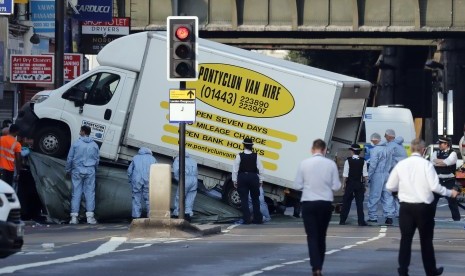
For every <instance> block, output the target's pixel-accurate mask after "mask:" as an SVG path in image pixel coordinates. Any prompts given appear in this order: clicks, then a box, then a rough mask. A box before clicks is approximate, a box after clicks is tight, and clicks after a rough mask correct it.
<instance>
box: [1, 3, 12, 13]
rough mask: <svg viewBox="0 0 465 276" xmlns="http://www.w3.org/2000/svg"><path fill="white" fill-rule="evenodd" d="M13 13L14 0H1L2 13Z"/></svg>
mask: <svg viewBox="0 0 465 276" xmlns="http://www.w3.org/2000/svg"><path fill="white" fill-rule="evenodd" d="M12 13H13V0H11V1H10V0H3V1H2V0H0V14H12Z"/></svg>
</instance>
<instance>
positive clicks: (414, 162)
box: [386, 139, 458, 275]
mask: <svg viewBox="0 0 465 276" xmlns="http://www.w3.org/2000/svg"><path fill="white" fill-rule="evenodd" d="M424 148H425V142H424V141H423V140H421V139H414V140H413V141H412V143H411V150H412V155H411V156H410V157H408V158H406V159H404V160H402V161H400V162H399V163H398V164H397V166H396V167H394V169H393V170H392V172H391V174H390V175H389V179H388V181H387V183H386V188H387V189H388V190H390V191H392V192H398V195H399V200H400V212H399V227H400V233H401V239H400V248H399V258H398V262H399V268H398V270H397V271H398V273H399V275H408V267H409V265H410V258H411V251H412V239H413V236H414V234H415V231H416V229H417V228H418V232H419V235H420V245H421V256H422V260H423V268H424V269H425V273H426V275H441V274H442V272H443V270H444V268H443V267H439V268H438V267H436V259H435V256H434V246H433V235H434V213H435V209H436V205H435V204H434V195H433V193H438V194H441V195H443V196H448V197H453V198H455V197H456V196H457V195H458V192H457V191H455V190H448V189H446V188H445V187H444V186H441V185H440V184H439V178H438V175H437V174H436V172H435V170H434V167H433V166H432V164H431V163H430V162H428V161H427V160H425V159H424V158H423V157H422V155H421V154H422V153H423V151H424Z"/></svg>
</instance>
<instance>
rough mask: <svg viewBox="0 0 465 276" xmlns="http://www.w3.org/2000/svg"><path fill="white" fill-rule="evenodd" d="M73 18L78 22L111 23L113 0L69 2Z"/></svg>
mask: <svg viewBox="0 0 465 276" xmlns="http://www.w3.org/2000/svg"><path fill="white" fill-rule="evenodd" d="M68 4H69V5H70V7H71V10H72V11H73V13H74V14H73V18H74V19H76V20H78V21H86V20H91V21H111V19H112V18H113V0H99V1H95V0H76V1H70V0H68Z"/></svg>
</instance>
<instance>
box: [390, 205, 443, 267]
mask: <svg viewBox="0 0 465 276" xmlns="http://www.w3.org/2000/svg"><path fill="white" fill-rule="evenodd" d="M435 209H436V206H435V205H434V204H433V203H431V204H425V203H406V202H401V203H400V210H399V227H400V233H401V238H400V249H399V269H398V271H399V274H400V275H407V273H408V267H409V265H410V258H411V254H412V239H413V236H414V235H415V231H416V229H417V228H418V232H419V234H420V246H421V258H422V260H423V268H424V269H425V273H426V275H435V273H436V258H435V256H434V247H433V236H434V213H435Z"/></svg>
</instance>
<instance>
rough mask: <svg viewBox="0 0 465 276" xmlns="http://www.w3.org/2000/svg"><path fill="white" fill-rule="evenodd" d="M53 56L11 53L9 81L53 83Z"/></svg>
mask: <svg viewBox="0 0 465 276" xmlns="http://www.w3.org/2000/svg"><path fill="white" fill-rule="evenodd" d="M53 72H54V57H53V56H44V55H11V56H10V82H11V83H48V84H53V83H54V79H53Z"/></svg>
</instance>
